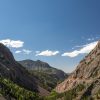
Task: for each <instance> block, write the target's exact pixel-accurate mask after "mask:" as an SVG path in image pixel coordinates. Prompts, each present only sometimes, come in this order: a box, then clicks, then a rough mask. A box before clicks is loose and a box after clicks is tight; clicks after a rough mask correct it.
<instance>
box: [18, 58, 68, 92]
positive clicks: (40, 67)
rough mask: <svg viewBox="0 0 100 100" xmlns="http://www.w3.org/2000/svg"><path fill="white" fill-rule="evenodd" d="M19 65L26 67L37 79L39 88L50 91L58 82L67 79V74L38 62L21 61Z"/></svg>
mask: <svg viewBox="0 0 100 100" xmlns="http://www.w3.org/2000/svg"><path fill="white" fill-rule="evenodd" d="M19 63H20V64H21V65H22V66H24V67H26V69H28V70H29V72H30V73H32V74H33V75H34V76H35V77H36V78H37V79H38V83H40V86H42V87H44V88H45V89H47V90H49V91H51V90H52V89H53V88H54V87H55V86H56V85H57V83H58V82H61V81H63V80H64V79H65V78H67V76H68V75H67V74H66V73H65V72H63V71H62V70H58V69H56V68H53V67H51V66H50V65H49V64H48V63H46V62H42V61H40V60H37V61H32V60H23V61H19Z"/></svg>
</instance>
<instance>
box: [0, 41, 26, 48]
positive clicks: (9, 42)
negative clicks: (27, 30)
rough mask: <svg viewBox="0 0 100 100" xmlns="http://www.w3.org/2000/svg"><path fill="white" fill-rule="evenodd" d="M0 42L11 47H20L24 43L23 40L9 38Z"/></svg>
mask: <svg viewBox="0 0 100 100" xmlns="http://www.w3.org/2000/svg"><path fill="white" fill-rule="evenodd" d="M0 43H2V44H4V45H6V46H7V47H12V48H20V47H23V45H24V42H23V41H21V40H11V39H5V40H0Z"/></svg>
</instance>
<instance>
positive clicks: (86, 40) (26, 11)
mask: <svg viewBox="0 0 100 100" xmlns="http://www.w3.org/2000/svg"><path fill="white" fill-rule="evenodd" d="M8 39H9V40H8ZM99 39H100V0H0V41H1V42H2V41H3V40H6V42H9V41H10V42H9V43H10V44H9V45H8V44H7V46H8V47H9V48H10V49H11V50H12V52H13V54H14V56H15V58H16V59H17V60H22V59H33V60H37V59H40V60H42V61H45V62H48V63H49V64H50V65H52V66H54V67H56V68H59V69H62V70H64V71H66V72H71V71H73V70H74V69H75V67H76V65H77V64H78V62H79V61H80V60H81V59H82V58H83V57H84V56H85V55H86V54H87V53H88V52H89V50H88V51H85V52H83V51H82V50H83V49H84V47H87V46H90V47H91V44H90V43H94V42H95V41H97V40H99ZM12 40H13V41H12ZM16 41H17V42H18V43H19V44H20V43H22V45H20V46H19V47H15V46H12V42H15V43H16ZM3 42H5V41H3ZM87 44H89V45H87ZM14 45H16V44H14ZM94 45H95V44H94ZM81 49H82V50H81ZM85 49H86V48H85ZM75 50H76V52H74V51H75ZM37 51H38V52H37ZM72 52H74V53H75V57H71V56H69V53H72ZM64 53H67V55H66V54H65V55H64V56H62V54H64ZM77 53H78V54H77ZM48 54H49V55H48ZM76 54H77V55H76ZM71 55H72V56H73V53H72V54H71Z"/></svg>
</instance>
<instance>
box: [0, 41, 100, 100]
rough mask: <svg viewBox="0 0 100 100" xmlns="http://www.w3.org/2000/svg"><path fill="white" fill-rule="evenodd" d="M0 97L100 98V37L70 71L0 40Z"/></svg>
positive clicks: (4, 99)
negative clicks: (22, 55) (18, 53)
mask: <svg viewBox="0 0 100 100" xmlns="http://www.w3.org/2000/svg"><path fill="white" fill-rule="evenodd" d="M0 100H100V41H98V44H97V46H96V47H95V48H94V49H93V50H92V51H91V52H90V53H89V54H88V55H87V56H85V57H84V59H83V60H81V61H80V63H79V64H78V66H77V68H76V69H75V70H74V71H73V72H72V73H70V74H66V73H65V72H63V71H61V70H59V69H56V68H54V67H51V66H50V65H49V64H48V63H46V62H43V61H40V60H37V61H33V60H29V59H28V60H23V61H16V60H15V59H14V57H13V55H12V53H11V51H10V50H9V49H8V48H7V47H6V46H4V45H3V44H0Z"/></svg>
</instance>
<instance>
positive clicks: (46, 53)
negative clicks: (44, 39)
mask: <svg viewBox="0 0 100 100" xmlns="http://www.w3.org/2000/svg"><path fill="white" fill-rule="evenodd" d="M58 53H59V51H50V50H45V51H41V52H40V51H38V52H36V56H55V55H57V54H58Z"/></svg>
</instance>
